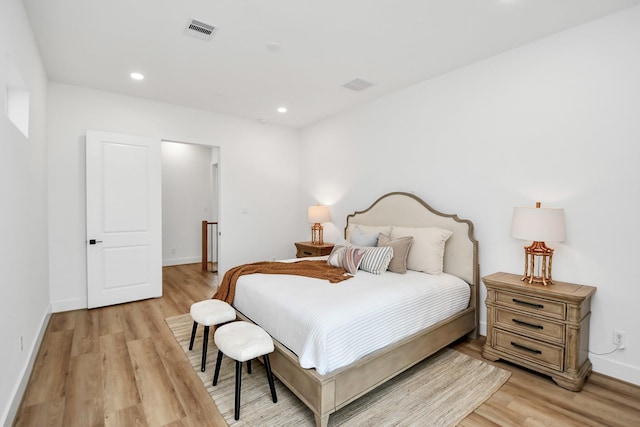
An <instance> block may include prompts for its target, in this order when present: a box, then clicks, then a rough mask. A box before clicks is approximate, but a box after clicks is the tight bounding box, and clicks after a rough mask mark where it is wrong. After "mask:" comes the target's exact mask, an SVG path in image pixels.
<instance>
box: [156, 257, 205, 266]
mask: <svg viewBox="0 0 640 427" xmlns="http://www.w3.org/2000/svg"><path fill="white" fill-rule="evenodd" d="M200 262H202V258H201V257H188V258H170V259H163V260H162V266H163V267H168V266H171V265H182V264H196V263H200Z"/></svg>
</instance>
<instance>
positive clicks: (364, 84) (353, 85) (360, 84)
mask: <svg viewBox="0 0 640 427" xmlns="http://www.w3.org/2000/svg"><path fill="white" fill-rule="evenodd" d="M342 86H343V87H346V88H347V89H351V90H355V91H356V92H360V91H361V90H365V89H366V88H368V87H370V86H373V83H371V82H368V81H366V80H363V79H353V80H351V81H350V82H347V83H345V84H343V85H342Z"/></svg>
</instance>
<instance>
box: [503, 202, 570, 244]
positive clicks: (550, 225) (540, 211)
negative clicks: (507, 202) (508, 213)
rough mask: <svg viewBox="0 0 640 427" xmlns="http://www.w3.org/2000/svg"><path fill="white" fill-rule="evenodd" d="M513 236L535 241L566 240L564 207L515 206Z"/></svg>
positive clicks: (512, 226) (512, 224) (512, 225)
mask: <svg viewBox="0 0 640 427" xmlns="http://www.w3.org/2000/svg"><path fill="white" fill-rule="evenodd" d="M511 237H513V238H514V239H520V240H530V241H533V242H564V239H565V227H564V209H555V208H534V207H516V208H513V219H512V221H511Z"/></svg>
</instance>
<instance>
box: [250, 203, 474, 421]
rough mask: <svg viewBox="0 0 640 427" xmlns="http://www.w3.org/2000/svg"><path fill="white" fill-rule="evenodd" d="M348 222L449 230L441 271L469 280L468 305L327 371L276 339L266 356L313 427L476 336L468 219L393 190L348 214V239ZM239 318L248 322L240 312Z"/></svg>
mask: <svg viewBox="0 0 640 427" xmlns="http://www.w3.org/2000/svg"><path fill="white" fill-rule="evenodd" d="M349 224H362V225H396V226H404V227H429V226H436V227H441V228H445V229H448V230H451V231H453V235H452V236H451V237H450V238H449V240H448V241H447V243H446V247H445V256H444V271H445V272H447V273H450V274H453V275H456V276H458V277H460V278H462V279H464V280H465V281H466V282H467V283H468V284H469V287H470V288H471V299H470V302H469V307H468V308H467V309H465V310H464V311H462V312H460V313H458V314H456V315H454V316H452V317H451V318H449V319H446V320H443V321H441V322H439V323H437V324H435V325H433V326H431V327H429V328H427V329H425V330H423V331H421V332H418V333H416V334H414V335H412V336H410V337H408V338H405V339H403V340H401V341H399V342H396V343H394V344H392V345H390V346H387V347H384V348H382V349H380V350H377V351H375V352H374V353H371V354H369V355H368V356H366V357H364V358H362V359H360V360H358V361H356V362H354V363H352V364H350V365H349V366H346V367H343V368H340V369H336V370H335V371H332V372H329V373H327V374H325V375H320V374H318V372H317V371H316V370H315V369H303V368H301V367H300V365H299V363H298V356H296V355H295V354H294V353H293V352H291V351H290V350H289V349H288V348H286V347H285V346H284V345H282V344H281V343H280V342H278V341H277V340H274V343H275V352H274V353H273V354H272V355H270V356H269V359H270V362H271V369H272V371H273V373H274V374H275V375H276V376H277V377H278V379H280V381H282V383H283V384H284V385H285V386H287V388H289V390H291V391H292V392H293V393H294V394H295V395H296V396H298V398H299V399H300V400H302V402H304V404H305V405H307V406H308V407H309V408H310V409H311V410H312V411H313V413H314V415H315V420H316V426H317V427H326V426H327V425H328V423H329V415H330V414H332V413H334V412H336V411H337V410H339V409H340V408H342V407H344V406H345V405H347V404H349V403H350V402H352V401H354V400H355V399H357V398H358V397H360V396H362V395H364V394H366V393H367V392H369V391H371V390H373V389H374V388H376V387H377V386H379V385H380V384H382V383H384V382H386V381H387V380H389V379H391V378H393V377H395V376H396V375H398V374H400V373H401V372H403V371H405V370H406V369H408V368H410V367H411V366H413V365H415V364H416V363H418V362H420V361H422V360H424V359H425V358H426V357H428V356H430V355H432V354H433V353H435V352H437V351H438V350H440V349H442V348H444V347H446V346H447V345H449V344H450V343H452V342H453V341H455V340H457V339H459V338H461V337H463V336H465V335H467V334H469V336H471V337H473V338H477V331H478V303H479V293H480V292H479V271H478V242H477V241H476V240H475V239H474V237H473V223H471V221H468V220H462V219H459V218H458V217H457V216H456V215H446V214H443V213H440V212H438V211H436V210H434V209H432V208H431V207H430V206H429V205H427V204H426V203H425V202H424V201H422V200H421V199H419V198H418V197H416V196H414V195H412V194H408V193H400V192H396V193H389V194H386V195H384V196H382V197H380V198H379V199H378V200H376V201H375V202H374V203H373V204H372V205H371V207H369V208H368V209H366V210H364V211H359V212H355V213H353V214H351V215H349V216H348V217H347V226H346V227H345V238H347V239H348V238H349V235H348V231H349V229H350V227H349ZM238 317H240V318H241V319H243V320H247V321H250V320H249V319H248V318H247V317H246V316H244V315H243V314H242V313H240V312H238Z"/></svg>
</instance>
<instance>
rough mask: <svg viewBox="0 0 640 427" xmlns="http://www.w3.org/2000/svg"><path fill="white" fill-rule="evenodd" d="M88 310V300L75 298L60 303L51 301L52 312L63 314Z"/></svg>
mask: <svg viewBox="0 0 640 427" xmlns="http://www.w3.org/2000/svg"><path fill="white" fill-rule="evenodd" d="M82 308H87V299H86V298H73V299H65V300H58V301H51V312H53V313H61V312H63V311H71V310H80V309H82Z"/></svg>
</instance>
